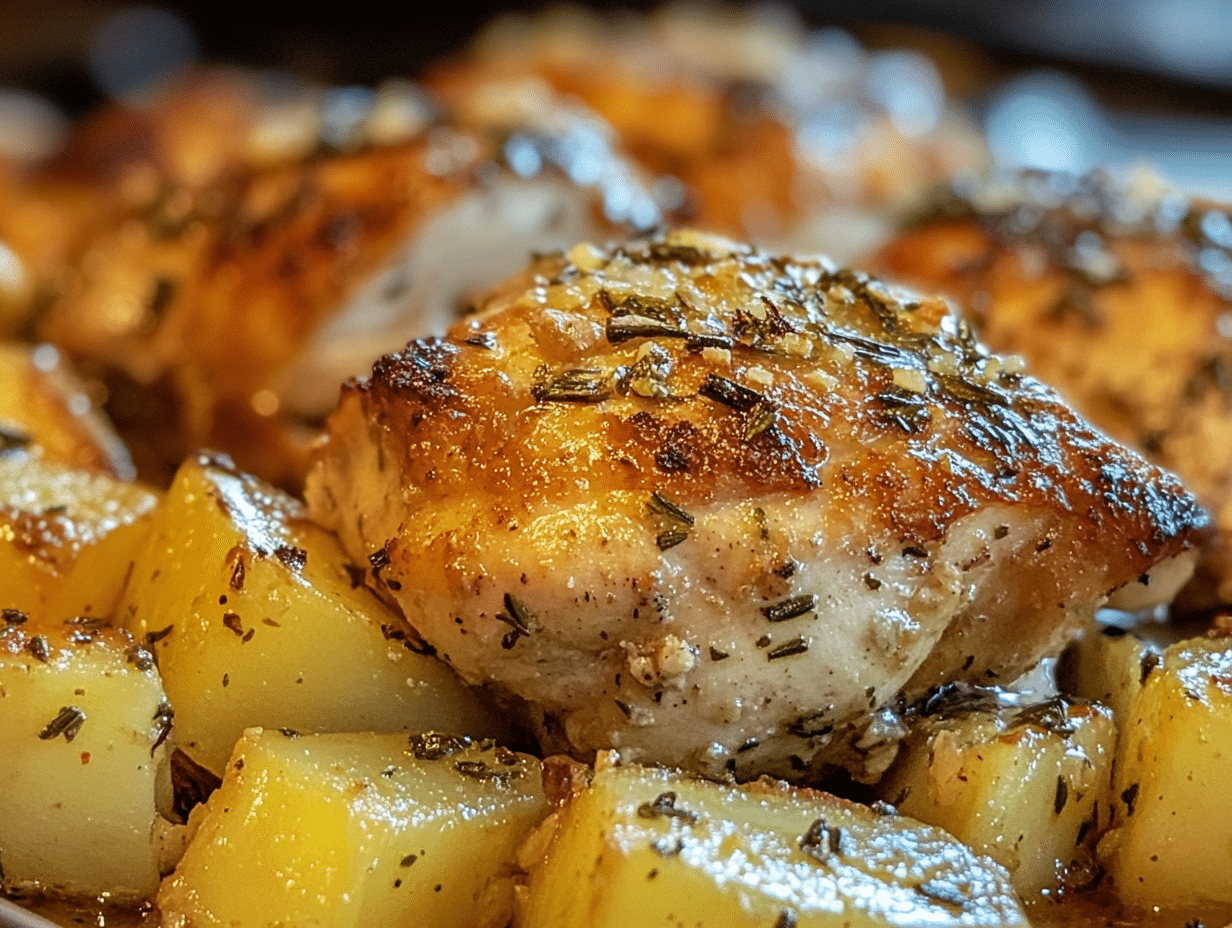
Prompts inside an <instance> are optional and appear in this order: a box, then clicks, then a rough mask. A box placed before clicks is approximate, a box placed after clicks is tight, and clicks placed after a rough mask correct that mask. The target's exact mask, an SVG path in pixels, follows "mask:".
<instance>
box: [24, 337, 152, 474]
mask: <svg viewBox="0 0 1232 928" xmlns="http://www.w3.org/2000/svg"><path fill="white" fill-rule="evenodd" d="M14 448H24V449H27V450H30V451H35V449H37V451H36V453H37V455H38V456H39V457H41V458H42V459H43V460H45V461H51V462H53V463H57V464H63V465H65V466H66V467H72V468H75V469H77V470H89V471H94V472H96V473H101V474H107V475H109V476H112V477H118V478H121V479H127V480H131V479H132V478H133V477H134V476H136V471H135V470H134V468H133V462H132V460H131V459H130V457H129V455H128V451H127V450H126V449H125V447H124V444H123V442H121V441H120V439H119V437H118V436H117V435H116V434H115V432H114V431H113V430H112V428H111V426H110V424H109V423H108V422H107V421H106V419H104V418H103V416H102V414H101V413H99V411H98V410H97V409H95V408H94V404H93V403H92V402H91V400H90V397H89V394H88V392H87V390H86V387H85V385H84V384H83V383H82V382H81V381H79V380H78V379H77V378H76V377H75V376H74V375H73V374H72V372H71V371H69V370H68V368H67V366H66V364H65V362H64V360H63V358H62V357H61V355H60V352H59V351H58V350H57V349H56V348H54V347H52V346H51V345H40V346H38V347H37V348H31V347H30V346H28V345H18V344H15V343H7V344H6V343H0V453H3V452H5V451H8V450H12V449H14Z"/></svg>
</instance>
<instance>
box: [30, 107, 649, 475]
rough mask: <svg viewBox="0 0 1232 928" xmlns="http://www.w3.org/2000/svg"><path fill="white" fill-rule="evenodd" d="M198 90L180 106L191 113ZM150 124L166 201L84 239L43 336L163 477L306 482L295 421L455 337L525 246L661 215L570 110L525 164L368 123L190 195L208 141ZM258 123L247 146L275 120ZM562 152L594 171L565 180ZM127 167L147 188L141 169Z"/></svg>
mask: <svg viewBox="0 0 1232 928" xmlns="http://www.w3.org/2000/svg"><path fill="white" fill-rule="evenodd" d="M227 86H229V85H227ZM202 93H204V91H202ZM408 93H409V91H408ZM199 96H200V95H188V96H187V98H186V99H184V100H182V101H181V105H182V106H183V107H184V108H186V109H187V112H188V115H191V114H192V113H194V112H196V109H197V108H200V105H203V104H201V100H200V99H199ZM224 99H225V96H224ZM369 102H370V103H371V107H372V109H373V112H372V113H370V114H369V120H370V121H375V125H376V126H380V125H382V124H383V123H382V122H381V120H380V119H379V118H378V117H379V115H380V114H379V112H378V109H379V107H380V105H381V101H380V99H379V98H377V99H375V100H374V101H369ZM158 112H159V113H160V114H161V119H160V120H159V121H154V122H153V126H152V127H150V126H146V127H145V129H146V130H148V132H146V133H144V134H138V135H137V138H145V135H146V134H149V133H150V132H153V133H154V138H155V140H156V141H162V142H163V143H165V144H163V145H162V147H161V148H159V149H158V151H159V152H162V154H160V155H159V157H158V158H154V157H153V156H151V157H150V160H149V163H147V162H146V161H139V162H138V164H139V165H145V167H146V168H148V169H149V170H151V171H154V175H155V176H159V177H164V180H165V181H166V187H165V188H164V189H162V192H161V194H160V195H159V196H158V197H156V198H154V199H153V200H152V201H151V202H149V203H146V204H143V205H142V206H141V207H140V208H139V209H137V208H134V209H131V210H128V211H122V212H120V213H119V214H118V215H117V216H116V217H115V218H113V219H112V220H111V221H109V223H107V224H105V225H104V226H103V227H102V228H100V229H99V230H97V231H95V232H94V233H93V234H91V235H89V236H87V237H86V238H85V240H84V241H83V242H82V244H81V245H80V247H79V251H78V259H77V261H76V268H75V270H74V273H73V274H71V275H70V276H69V278H68V279H67V280H66V281H65V284H64V286H62V287H61V288H60V292H59V293H58V295H57V297H56V299H54V300H53V301H51V304H50V306H49V307H48V308H47V309H46V311H45V312H44V313H43V314H42V315H41V316H40V318H39V319H38V320H37V322H36V325H35V326H34V328H35V331H36V332H37V334H38V335H39V336H40V337H41V338H45V339H47V340H49V341H53V342H55V343H56V344H58V345H61V346H63V347H64V348H65V349H66V350H67V351H69V352H70V353H71V354H72V355H73V356H74V357H75V358H77V359H79V360H80V361H81V362H83V364H84V365H85V366H86V368H87V370H90V371H91V372H92V373H95V374H97V375H98V376H99V378H100V379H101V380H102V381H103V382H104V384H105V386H106V388H107V390H108V391H109V394H110V402H109V411H110V412H111V414H112V416H113V418H114V419H115V421H116V422H117V424H118V425H119V427H120V428H121V429H122V431H123V432H124V434H125V436H126V438H128V439H129V440H130V441H132V443H133V445H134V454H135V457H136V459H137V461H138V464H139V465H140V468H141V471H142V473H143V475H145V476H146V477H147V478H149V479H152V480H155V481H162V480H165V479H167V478H168V477H169V475H170V474H171V473H174V470H175V468H176V466H178V463H179V461H180V460H181V459H182V458H183V456H184V455H185V454H187V453H189V452H190V451H191V450H192V449H194V448H196V447H201V446H209V447H215V448H219V449H221V450H225V451H227V452H228V453H230V454H232V456H233V457H234V458H235V459H236V460H237V461H238V462H239V463H240V464H241V466H243V467H245V468H247V469H249V470H252V471H254V472H256V473H258V474H260V475H261V476H264V477H266V478H268V479H271V480H274V481H276V482H279V483H281V484H284V485H290V486H295V485H297V484H298V483H299V481H300V479H301V478H302V464H303V461H302V458H301V457H300V451H302V444H303V443H302V442H298V441H297V432H296V430H295V429H294V428H293V427H289V426H288V423H293V424H294V423H303V422H308V423H314V422H317V421H319V420H320V418H322V417H323V416H324V415H325V414H326V413H328V412H329V411H330V410H331V409H333V407H334V405H335V404H336V402H337V397H338V385H339V384H340V383H341V382H342V381H343V380H345V379H346V378H347V377H349V376H352V375H354V374H359V373H363V372H365V371H367V370H368V369H369V368H370V367H371V365H372V362H373V361H374V360H375V359H376V358H378V357H380V356H381V355H382V354H384V353H385V352H388V351H391V350H394V349H396V348H398V347H399V346H401V345H403V344H405V343H406V341H407V340H408V339H410V338H415V337H418V336H420V335H425V334H433V333H438V332H442V331H444V330H445V328H447V327H448V325H450V324H451V323H452V322H453V321H454V320H455V319H456V318H457V317H458V316H459V315H460V313H461V312H462V310H463V308H464V307H465V305H466V304H467V302H468V301H469V297H470V295H471V294H472V293H473V292H475V291H481V290H483V289H486V288H488V287H490V286H492V285H494V284H495V283H497V282H498V281H499V280H501V279H502V278H504V277H505V276H507V275H508V274H510V273H513V272H514V271H516V270H517V269H518V268H520V267H521V266H523V265H524V263H525V261H526V257H527V254H528V253H530V252H531V251H534V250H541V249H551V248H558V247H562V246H564V245H567V244H569V243H571V242H573V241H575V240H576V239H578V238H584V237H587V236H595V235H602V236H605V237H606V236H608V235H621V234H628V233H630V232H633V231H636V230H639V229H643V228H646V227H649V226H653V225H655V224H657V223H659V222H660V221H661V220H662V219H663V218H664V216H665V212H664V211H663V210H661V209H660V208H659V206H658V204H657V201H656V200H655V198H654V197H653V196H652V194H651V193H650V192H649V190H648V188H649V186H650V180H649V178H648V177H647V176H646V175H645V173H644V172H643V171H641V170H640V169H638V168H637V167H635V166H633V165H632V164H629V163H627V162H626V161H625V160H624V159H623V158H622V156H621V155H620V153H619V152H618V151H616V150H613V149H612V148H611V147H610V146H607V140H606V139H605V138H603V137H601V136H599V135H596V134H595V133H594V132H589V134H588V130H587V127H586V126H583V125H581V124H580V123H579V121H578V120H576V119H570V118H568V117H567V116H566V115H565V114H561V118H560V119H559V120H557V121H556V122H554V123H553V124H552V125H537V126H535V127H534V129H533V131H530V132H527V133H524V134H523V135H522V136H520V139H521V141H522V142H523V143H524V145H523V147H521V148H517V149H516V150H514V149H511V148H510V147H509V145H507V144H506V141H507V140H506V139H505V134H504V133H501V134H497V133H484V132H471V131H465V130H461V129H457V128H453V127H450V126H448V125H446V124H444V123H439V122H437V123H432V124H431V125H427V124H424V125H420V126H419V129H418V131H417V132H416V133H415V135H414V137H413V138H411V139H409V140H406V141H402V142H400V143H398V144H367V143H366V142H364V140H365V139H368V138H369V137H371V136H373V134H374V133H375V134H376V135H377V136H378V137H379V136H380V133H379V132H376V129H375V128H374V126H371V125H370V126H368V127H367V129H366V130H365V133H366V134H363V135H359V136H357V139H358V141H356V143H355V145H354V146H352V147H348V148H346V149H344V150H338V149H334V148H325V147H316V148H313V149H312V150H311V151H310V152H307V153H302V156H301V157H298V158H289V157H284V158H282V159H281V161H280V163H277V164H272V165H260V164H258V163H256V161H255V160H254V159H255V156H251V157H249V156H248V155H245V157H244V158H241V157H240V155H241V154H243V153H244V152H247V148H245V149H243V151H242V152H233V153H232V154H231V156H229V157H230V160H229V161H228V162H227V163H226V164H221V163H217V164H216V163H211V164H208V165H203V166H201V167H200V171H201V172H204V175H205V176H208V178H210V180H209V182H208V183H204V182H203V184H202V185H194V184H190V183H188V182H187V181H185V180H183V179H180V175H181V174H184V173H185V172H186V171H187V167H184V166H183V165H181V162H188V163H192V158H191V154H192V152H193V151H194V150H195V149H196V148H197V147H199V145H200V140H198V139H195V137H192V136H189V137H186V138H185V139H183V140H181V141H180V143H179V144H178V145H173V144H172V141H174V139H172V138H164V137H163V136H164V135H174V133H172V132H171V128H173V127H175V126H179V125H180V124H181V123H183V122H184V121H185V118H184V117H183V114H180V116H181V118H176V119H173V118H172V117H173V116H175V114H176V113H177V112H178V111H177V110H176V109H175V108H174V107H172V108H170V109H167V110H166V111H163V110H159V111H158ZM211 112H213V111H212V110H211ZM249 115H250V116H251V117H252V118H251V119H249V120H248V122H251V123H253V127H252V129H251V131H252V132H255V131H256V128H257V127H260V126H262V125H265V123H263V122H261V121H259V120H257V119H256V117H255V116H254V115H252V114H249ZM322 118H323V117H322ZM389 121H390V120H389V119H386V120H385V122H389ZM247 124H248V123H247V122H246V123H245V125H247ZM323 125H328V120H325V122H324V123H323ZM207 129H208V127H207V128H203V129H202V130H201V133H202V134H203V135H205V136H208V135H209V131H207ZM155 130H157V131H155ZM116 131H118V130H116ZM356 131H357V132H358V130H356ZM151 144H152V143H151ZM323 144H324V143H323V142H322V143H321V145H323ZM113 147H115V146H113ZM579 148H580V150H579ZM164 149H166V151H164ZM172 155H175V156H176V157H172ZM570 156H572V157H574V158H579V157H584V158H585V160H586V164H587V165H588V168H589V171H590V173H587V174H585V175H584V176H583V175H582V174H581V173H578V172H571V171H570V170H569V166H570V164H571V163H572V162H570V160H569V158H570ZM529 157H534V158H536V159H537V160H536V162H535V164H533V165H531V164H529V163H528V161H527V159H528V158H529ZM164 161H168V162H169V163H170V165H171V166H170V167H166V169H165V170H166V171H167V172H171V171H172V168H173V167H174V168H175V171H174V172H172V173H166V174H165V176H164V173H163V171H164V169H163V168H161V167H160V168H158V169H157V170H155V167H154V165H155V164H158V165H161V164H162V163H163V162H164ZM117 171H119V173H120V174H121V175H122V176H125V177H128V176H143V175H142V171H141V170H139V169H138V167H136V166H134V165H128V166H127V167H124V168H123V170H120V169H119V168H117ZM617 201H619V202H617ZM621 204H623V205H624V208H623V210H622V208H621Z"/></svg>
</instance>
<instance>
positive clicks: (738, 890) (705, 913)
mask: <svg viewBox="0 0 1232 928" xmlns="http://www.w3.org/2000/svg"><path fill="white" fill-rule="evenodd" d="M549 822H550V824H548V825H545V826H544V828H545V829H548V828H551V827H553V825H554V834H553V835H552V836H551V838H550V843H549V844H548V846H547V851H546V855H545V856H544V857H543V859H542V860H541V861H540V862H538V863H537V864H533V865H532V866H531V873H530V880H529V888H528V891H527V893H526V896H525V900H524V901H525V904H524V905H523V906H522V907H521V912H520V917H519V919H518V920H517V922H515V924H516V925H518V926H520V928H579V926H586V928H630V926H638V928H653V926H664V928H668V926H671V928H675V926H678V925H682V924H684V925H688V926H690V928H770V926H776V928H787V926H792V928H832V926H847V928H873V926H878V928H883V926H887V925H902V926H907V925H930V926H937V928H941V926H946V925H954V926H958V925H964V926H976V925H990V926H991V925H1026V924H1027V921H1026V918H1025V917H1024V915H1023V913H1022V910H1021V909H1020V907H1019V903H1018V900H1017V897H1016V896H1015V895H1014V891H1013V890H1012V889H1011V888H1010V885H1009V882H1008V879H1007V876H1006V873H1005V871H1004V870H1002V869H1001V868H1000V867H999V866H998V865H997V864H994V863H992V862H991V861H989V860H987V859H984V858H981V857H978V856H977V855H976V854H975V853H974V852H972V851H971V850H969V849H968V848H966V847H964V846H963V845H961V844H959V843H958V842H957V841H955V840H954V839H953V838H951V837H950V836H949V835H947V834H945V833H944V832H942V831H941V830H940V829H938V828H933V827H931V826H928V825H922V824H920V823H918V822H914V821H912V820H911V819H908V818H906V817H900V816H897V815H894V814H893V813H892V812H891V813H890V814H879V813H878V812H876V811H873V810H872V809H869V808H867V807H864V806H859V805H856V804H855V803H851V802H846V801H844V800H841V799H836V798H835V797H833V796H829V795H827V794H825V793H819V792H815V791H810V790H802V789H791V788H789V787H786V786H782V785H780V784H777V783H773V782H769V781H766V782H762V783H757V784H753V785H750V786H745V787H740V788H737V787H732V786H723V785H719V784H716V783H714V782H710V781H704V780H696V779H689V778H687V777H684V776H681V775H679V774H675V773H672V772H669V771H666V770H661V769H650V768H641V767H608V768H606V769H600V770H598V771H597V772H596V774H595V776H594V780H593V782H592V783H591V784H590V786H589V787H588V788H586V789H584V790H582V791H580V792H578V793H576V794H575V795H574V796H573V797H572V798H571V800H570V801H569V803H568V805H567V806H566V807H565V808H564V809H563V810H562V811H561V812H560V813H559V814H558V816H557V817H556V818H555V819H554V820H549ZM537 837H539V836H537Z"/></svg>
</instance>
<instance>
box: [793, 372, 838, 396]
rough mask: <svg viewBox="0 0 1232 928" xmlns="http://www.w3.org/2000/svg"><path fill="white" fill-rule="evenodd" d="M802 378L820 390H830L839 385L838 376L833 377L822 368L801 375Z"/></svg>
mask: <svg viewBox="0 0 1232 928" xmlns="http://www.w3.org/2000/svg"><path fill="white" fill-rule="evenodd" d="M801 379H802V380H804V381H805V382H807V383H809V384H811V385H812V386H814V387H816V388H817V389H819V390H826V391H829V390H833V389H834V388H835V387H837V386H838V378H837V377H831V376H830V375H829V374H827V373H826V372H825V371H822V370H811V371H808V372H806V373H805V374H804V375H803V376H802V377H801Z"/></svg>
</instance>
